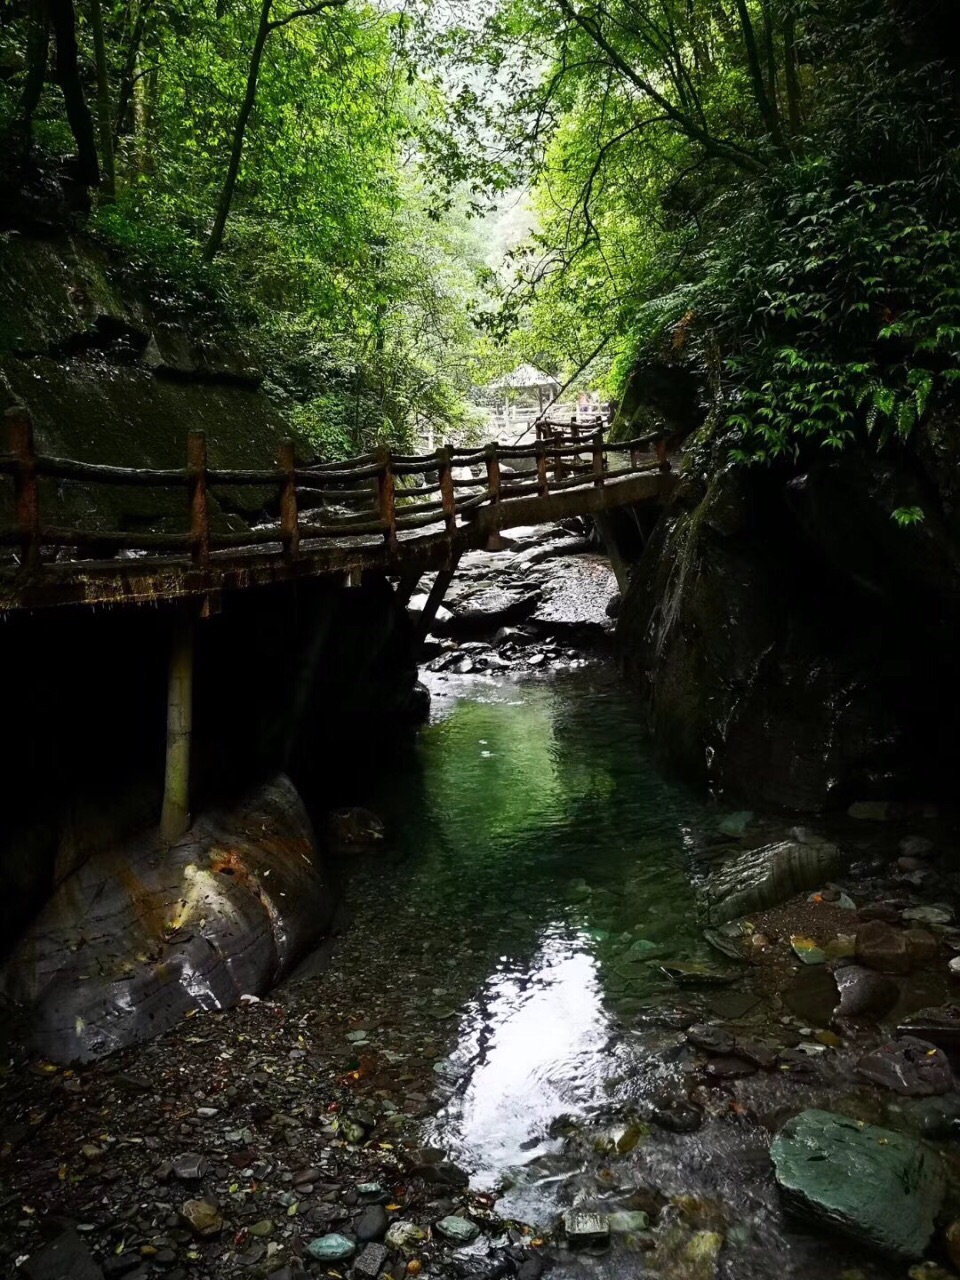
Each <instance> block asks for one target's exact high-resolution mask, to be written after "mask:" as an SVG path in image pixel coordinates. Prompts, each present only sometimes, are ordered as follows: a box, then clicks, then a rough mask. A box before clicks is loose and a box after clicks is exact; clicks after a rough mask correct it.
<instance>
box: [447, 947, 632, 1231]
mask: <svg viewBox="0 0 960 1280" xmlns="http://www.w3.org/2000/svg"><path fill="white" fill-rule="evenodd" d="M587 945H588V943H587V939H586V938H583V937H574V938H571V937H570V936H569V935H568V936H563V935H561V934H559V933H554V934H551V935H548V936H546V937H545V938H544V939H543V942H542V944H541V946H540V948H539V950H538V951H537V953H536V955H535V956H534V957H533V958H532V960H531V963H530V965H529V967H527V968H525V969H524V971H523V972H521V973H517V972H511V973H503V974H498V975H497V976H495V977H493V978H491V979H490V981H489V982H488V983H487V986H486V989H485V991H484V994H483V996H482V997H481V999H480V1000H479V1001H478V1002H477V1004H476V1005H475V1006H474V1007H473V1008H472V1009H471V1010H470V1013H469V1014H468V1016H467V1018H466V1019H465V1021H464V1027H463V1038H462V1039H461V1041H460V1043H459V1044H458V1046H457V1048H456V1049H455V1050H454V1052H453V1054H452V1055H451V1075H453V1074H456V1075H457V1076H460V1077H461V1082H460V1087H459V1088H458V1090H457V1092H456V1093H455V1094H454V1096H453V1098H452V1099H451V1100H450V1102H449V1103H448V1105H447V1106H446V1107H445V1108H444V1110H443V1111H441V1112H440V1114H439V1115H438V1116H437V1119H436V1121H435V1123H434V1126H433V1128H432V1132H431V1134H430V1141H433V1142H436V1143H437V1144H438V1145H440V1146H443V1147H446V1148H447V1149H448V1150H450V1152H451V1155H452V1157H453V1158H454V1159H455V1160H457V1161H458V1163H462V1164H464V1165H466V1167H467V1168H469V1169H470V1170H471V1171H472V1175H473V1176H472V1178H471V1181H472V1183H473V1185H474V1186H476V1187H478V1188H481V1189H489V1188H492V1187H494V1186H497V1185H498V1184H499V1183H500V1181H501V1179H502V1177H503V1175H504V1173H505V1172H506V1173H509V1174H511V1175H514V1176H515V1175H516V1174H517V1173H518V1172H519V1171H520V1170H521V1169H522V1168H523V1166H526V1165H529V1164H530V1162H531V1161H532V1160H535V1159H536V1157H537V1156H540V1155H545V1154H547V1153H549V1152H551V1151H553V1150H556V1149H557V1148H558V1146H559V1142H558V1141H556V1140H554V1139H551V1138H550V1136H549V1133H548V1130H549V1128H550V1125H551V1123H552V1122H553V1121H554V1120H556V1119H557V1117H558V1116H562V1115H582V1114H584V1112H585V1110H586V1108H587V1107H588V1106H589V1105H590V1103H591V1102H594V1103H595V1102H596V1095H597V1090H598V1088H599V1085H600V1081H601V1079H602V1075H603V1071H602V1066H603V1062H604V1059H605V1046H606V1044H607V1042H608V1038H609V1026H608V1019H607V1013H606V1010H605V1009H604V1007H603V1001H602V989H601V985H600V978H599V973H598V969H597V964H596V961H595V960H594V958H593V956H592V955H591V954H590V952H589V951H588V950H587V949H586V947H587ZM464 1072H466V1075H464V1074H463V1073H464ZM503 1207H504V1206H503V1205H502V1204H501V1211H503Z"/></svg>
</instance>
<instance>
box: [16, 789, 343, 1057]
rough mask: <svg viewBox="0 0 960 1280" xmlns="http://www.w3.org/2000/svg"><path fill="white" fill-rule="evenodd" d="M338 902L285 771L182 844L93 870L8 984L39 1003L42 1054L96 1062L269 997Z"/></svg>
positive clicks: (29, 941) (61, 901) (31, 938)
mask: <svg viewBox="0 0 960 1280" xmlns="http://www.w3.org/2000/svg"><path fill="white" fill-rule="evenodd" d="M332 910H333V894H332V892H331V890H330V888H329V887H328V886H327V883H326V881H325V878H324V876H323V874H322V872H321V869H320V867H319V864H318V861H317V855H316V849H315V847H314V837H313V830H312V827H311V824H310V819H309V818H308V816H307V813H306V810H305V809H304V807H303V803H302V801H301V800H300V798H299V796H298V795H297V793H296V791H295V789H294V787H293V784H292V783H291V782H290V781H289V780H288V779H286V778H283V777H280V778H277V779H276V780H275V781H273V782H271V783H269V784H267V785H265V786H263V787H261V788H259V789H258V790H257V791H256V792H255V793H254V794H252V795H251V796H249V797H248V799H247V800H246V801H245V802H244V803H243V804H241V805H239V806H237V808H235V809H232V810H229V811H212V812H210V813H206V814H203V815H202V816H201V817H200V818H199V819H198V820H197V821H196V822H195V824H194V826H193V828H192V830H191V831H190V832H189V833H188V834H187V835H186V836H185V837H184V838H183V839H182V840H181V841H180V842H179V843H177V844H175V845H173V846H172V847H164V846H162V845H161V844H160V843H159V842H158V840H157V837H156V834H155V833H154V832H153V831H149V832H145V833H143V834H142V835H141V836H139V837H138V838H136V839H134V840H132V841H129V842H128V843H126V844H122V845H118V846H116V847H113V848H107V849H104V850H103V851H102V852H100V853H99V854H96V855H94V856H93V857H92V858H90V859H89V861H87V862H85V863H83V864H82V865H81V866H79V867H78V868H77V869H76V870H75V871H74V872H73V873H72V874H71V875H69V876H68V877H67V878H66V879H65V880H64V881H63V882H62V883H61V884H60V886H59V888H58V889H57V891H56V893H55V894H54V896H53V898H52V899H51V900H50V902H49V903H48V904H47V906H46V907H45V908H44V910H43V911H42V912H41V914H40V916H39V917H38V918H37V920H36V921H35V922H34V924H33V925H32V926H31V928H30V929H29V930H28V932H27V933H26V934H25V935H24V937H23V938H22V939H21V941H20V943H19V944H18V946H17V947H16V949H15V950H14V952H13V953H12V955H11V956H10V958H9V960H8V961H7V963H6V965H5V967H4V969H3V971H2V973H0V990H2V991H3V993H4V994H5V995H6V996H8V997H9V998H10V999H12V1000H14V1001H16V1002H17V1003H19V1004H21V1005H23V1006H25V1008H26V1013H27V1019H28V1036H29V1042H30V1044H31V1046H32V1048H33V1049H34V1050H36V1051H37V1052H39V1053H41V1054H43V1055H44V1056H45V1057H47V1058H51V1059H53V1060H54V1061H57V1062H72V1061H81V1062H83V1061H88V1060H90V1059H92V1058H99V1057H102V1056H103V1055H104V1054H107V1053H109V1052H111V1051H112V1050H114V1049H117V1048H121V1047H122V1046H124V1045H127V1044H131V1043H133V1042H135V1041H137V1040H142V1039H146V1038H148V1037H149V1036H152V1035H156V1034H159V1032H161V1031H164V1030H166V1029H167V1028H168V1027H170V1026H173V1025H174V1023H176V1022H178V1021H180V1019H182V1018H183V1016H184V1015H185V1014H187V1013H189V1012H192V1011H196V1010H200V1009H223V1008H226V1007H229V1006H230V1005H233V1004H236V1003H237V1001H238V1000H239V999H240V996H241V995H244V994H252V995H261V994H263V993H264V992H266V991H267V990H268V989H269V988H270V987H271V986H272V985H273V984H274V983H275V982H276V981H277V979H278V978H279V977H280V976H281V975H282V974H284V973H286V972H288V971H289V970H290V968H291V967H292V965H293V964H294V963H296V961H297V960H299V959H300V957H301V956H302V955H303V954H304V952H305V951H306V950H307V949H308V948H309V947H310V946H312V945H313V944H314V943H315V942H316V941H317V939H318V937H319V936H320V934H321V933H322V931H323V930H324V928H325V927H326V925H327V924H328V923H329V920H330V917H331V915H332Z"/></svg>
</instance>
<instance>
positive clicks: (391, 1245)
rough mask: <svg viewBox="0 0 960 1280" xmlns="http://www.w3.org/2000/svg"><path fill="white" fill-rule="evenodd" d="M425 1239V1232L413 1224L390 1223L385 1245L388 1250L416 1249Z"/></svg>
mask: <svg viewBox="0 0 960 1280" xmlns="http://www.w3.org/2000/svg"><path fill="white" fill-rule="evenodd" d="M426 1239H427V1233H426V1231H424V1229H423V1227H418V1226H417V1224H416V1223H415V1222H391V1223H390V1226H389V1227H388V1228H387V1235H386V1241H385V1243H386V1246H387V1248H388V1249H416V1248H417V1247H418V1246H419V1245H421V1244H423V1243H424V1242H425V1241H426Z"/></svg>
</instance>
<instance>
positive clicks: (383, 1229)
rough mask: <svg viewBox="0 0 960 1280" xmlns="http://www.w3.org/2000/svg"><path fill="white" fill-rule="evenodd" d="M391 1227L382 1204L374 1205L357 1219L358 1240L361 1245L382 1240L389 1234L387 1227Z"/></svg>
mask: <svg viewBox="0 0 960 1280" xmlns="http://www.w3.org/2000/svg"><path fill="white" fill-rule="evenodd" d="M389 1225H390V1223H389V1220H388V1218H387V1211H386V1209H384V1207H383V1205H382V1204H372V1205H371V1206H370V1207H369V1209H364V1211H363V1213H361V1215H360V1217H359V1218H358V1219H357V1225H356V1233H357V1239H358V1240H359V1241H361V1243H365V1242H367V1241H369V1240H382V1239H383V1237H384V1236H385V1235H386V1233H387V1227H388V1226H389Z"/></svg>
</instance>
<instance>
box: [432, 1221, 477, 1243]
mask: <svg viewBox="0 0 960 1280" xmlns="http://www.w3.org/2000/svg"><path fill="white" fill-rule="evenodd" d="M436 1230H437V1232H438V1233H439V1235H441V1236H442V1237H443V1238H444V1240H448V1241H449V1242H450V1244H461V1245H462V1244H471V1243H472V1242H473V1241H474V1240H476V1238H477V1236H478V1235H479V1234H480V1228H479V1227H478V1226H477V1224H476V1223H475V1222H471V1221H470V1219H469V1218H461V1217H458V1216H457V1215H456V1214H450V1215H448V1216H447V1217H446V1218H441V1219H440V1221H439V1222H438V1223H436Z"/></svg>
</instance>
